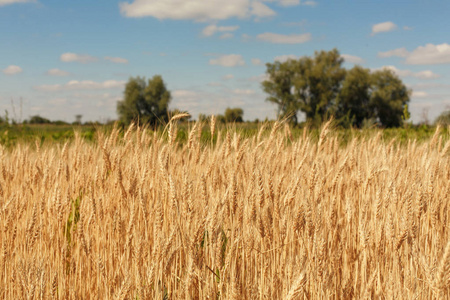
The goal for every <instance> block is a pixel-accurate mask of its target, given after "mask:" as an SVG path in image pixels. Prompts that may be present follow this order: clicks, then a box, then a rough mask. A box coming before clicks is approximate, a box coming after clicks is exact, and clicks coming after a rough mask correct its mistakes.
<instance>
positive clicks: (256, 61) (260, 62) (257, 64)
mask: <svg viewBox="0 0 450 300" xmlns="http://www.w3.org/2000/svg"><path fill="white" fill-rule="evenodd" d="M252 64H253V65H255V66H264V63H263V62H262V60H260V59H259V58H252Z"/></svg>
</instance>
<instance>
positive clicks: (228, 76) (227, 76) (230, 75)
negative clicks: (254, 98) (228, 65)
mask: <svg viewBox="0 0 450 300" xmlns="http://www.w3.org/2000/svg"><path fill="white" fill-rule="evenodd" d="M233 78H234V75H233V74H227V75H225V76H223V77H222V79H223V80H230V79H233Z"/></svg>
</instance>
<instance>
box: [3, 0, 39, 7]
mask: <svg viewBox="0 0 450 300" xmlns="http://www.w3.org/2000/svg"><path fill="white" fill-rule="evenodd" d="M32 2H36V0H0V6H4V5H9V4H14V3H32Z"/></svg>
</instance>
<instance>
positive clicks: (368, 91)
mask: <svg viewBox="0 0 450 300" xmlns="http://www.w3.org/2000/svg"><path fill="white" fill-rule="evenodd" d="M343 62H344V60H343V58H342V57H341V56H340V54H339V52H338V50H337V49H333V50H331V51H328V52H327V51H320V52H315V55H314V57H307V56H304V57H301V58H299V59H298V60H294V59H290V60H288V61H286V62H278V61H276V62H274V63H268V64H266V67H267V70H266V73H267V75H268V76H269V78H268V80H265V81H264V82H263V83H262V86H263V89H264V91H265V92H266V93H267V94H268V97H267V99H266V100H267V101H269V102H272V103H275V104H276V105H277V106H278V116H279V117H285V116H287V117H292V120H293V121H294V122H297V113H298V111H301V112H303V113H305V115H306V119H307V121H313V122H317V123H320V122H322V121H323V120H324V119H327V118H329V117H330V116H334V117H335V118H336V119H337V120H338V121H339V122H341V124H343V125H349V126H356V127H361V126H362V125H363V123H364V122H365V121H367V120H374V121H378V122H380V123H381V124H382V125H383V126H385V127H396V126H400V125H401V124H402V122H403V120H402V115H404V108H405V105H406V104H407V103H408V102H409V90H408V89H407V88H406V86H405V85H404V84H403V82H402V81H401V80H400V79H399V78H398V76H396V75H395V74H394V73H393V72H392V71H390V70H387V69H383V70H379V71H374V72H370V70H369V69H365V68H363V67H361V66H355V67H353V68H352V69H350V70H346V69H345V68H343V67H342V64H343Z"/></svg>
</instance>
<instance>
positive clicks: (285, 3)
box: [280, 0, 300, 6]
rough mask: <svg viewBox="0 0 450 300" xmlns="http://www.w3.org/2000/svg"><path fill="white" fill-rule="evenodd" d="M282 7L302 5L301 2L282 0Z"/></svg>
mask: <svg viewBox="0 0 450 300" xmlns="http://www.w3.org/2000/svg"><path fill="white" fill-rule="evenodd" d="M280 4H281V5H282V6H296V5H299V4H300V0H280Z"/></svg>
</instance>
